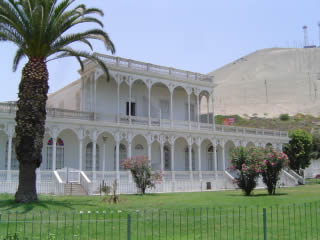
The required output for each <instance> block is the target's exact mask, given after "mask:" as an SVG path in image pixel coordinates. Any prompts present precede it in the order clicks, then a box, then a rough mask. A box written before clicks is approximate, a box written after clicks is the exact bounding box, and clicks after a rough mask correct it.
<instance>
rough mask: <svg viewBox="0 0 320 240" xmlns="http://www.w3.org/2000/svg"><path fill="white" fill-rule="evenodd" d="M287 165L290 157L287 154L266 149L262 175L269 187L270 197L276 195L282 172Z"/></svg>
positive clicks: (270, 148)
mask: <svg viewBox="0 0 320 240" xmlns="http://www.w3.org/2000/svg"><path fill="white" fill-rule="evenodd" d="M287 165H288V157H287V155H286V154H284V153H283V152H277V151H275V150H274V149H273V148H272V147H267V148H266V149H264V160H263V163H262V168H261V169H262V172H261V174H262V178H263V182H264V184H266V185H267V189H268V193H269V195H275V193H276V187H277V182H278V181H279V179H280V178H279V175H280V172H281V170H282V169H283V168H284V167H285V166H287Z"/></svg>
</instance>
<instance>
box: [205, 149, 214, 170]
mask: <svg viewBox="0 0 320 240" xmlns="http://www.w3.org/2000/svg"><path fill="white" fill-rule="evenodd" d="M207 160H208V171H213V169H214V166H213V160H214V152H213V146H209V147H208V151H207Z"/></svg>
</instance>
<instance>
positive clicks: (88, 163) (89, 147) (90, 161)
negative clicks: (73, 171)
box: [86, 142, 100, 171]
mask: <svg viewBox="0 0 320 240" xmlns="http://www.w3.org/2000/svg"><path fill="white" fill-rule="evenodd" d="M92 152H93V144H92V142H90V143H88V144H87V147H86V170H87V171H98V170H99V169H100V154H99V145H98V144H96V169H93V159H92Z"/></svg>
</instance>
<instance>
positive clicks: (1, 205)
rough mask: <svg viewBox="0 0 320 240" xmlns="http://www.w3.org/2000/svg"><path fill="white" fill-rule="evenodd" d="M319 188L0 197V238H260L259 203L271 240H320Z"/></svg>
mask: <svg viewBox="0 0 320 240" xmlns="http://www.w3.org/2000/svg"><path fill="white" fill-rule="evenodd" d="M319 193H320V184H312V185H305V186H298V187H294V188H282V189H278V193H277V195H275V196H268V195H267V194H266V190H256V191H255V192H254V195H253V196H251V197H246V196H244V195H243V194H242V192H241V191H223V192H201V193H173V194H148V195H145V196H138V195H120V203H119V204H116V205H115V204H110V203H106V202H103V201H102V197H100V196H90V197H68V196H64V197H60V196H59V197H55V196H40V201H39V202H38V203H37V204H22V205H20V204H16V203H15V202H14V201H13V196H12V195H0V199H1V200H0V212H1V214H0V239H1V240H3V239H5V238H3V237H5V236H6V235H7V234H8V235H10V233H11V234H14V233H15V232H18V235H19V236H25V237H27V238H21V237H20V238H19V239H24V240H25V239H28V240H30V239H40V238H41V239H51V240H53V239H88V240H89V239H118V240H122V239H127V234H128V228H129V229H130V233H131V235H130V236H131V239H207V238H208V239H240V238H241V239H263V238H262V235H263V211H262V208H266V209H267V212H266V213H267V215H266V217H267V234H268V239H317V237H318V235H319V234H320V228H319V223H320V222H318V220H319V221H320V218H319V219H318V217H320V216H318V212H319V211H320V209H319V207H320V194H319ZM118 210H121V212H118ZM137 210H138V211H137ZM8 211H9V214H8ZM80 211H83V214H79V213H80ZM88 211H90V212H91V213H90V214H88ZM103 211H105V213H104V212H103ZM128 214H130V227H128V222H129V220H128ZM72 236H73V237H72Z"/></svg>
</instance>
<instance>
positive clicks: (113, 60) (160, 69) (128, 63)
mask: <svg viewBox="0 0 320 240" xmlns="http://www.w3.org/2000/svg"><path fill="white" fill-rule="evenodd" d="M96 56H98V57H99V58H100V59H101V60H103V61H104V62H105V63H106V64H107V65H109V66H117V67H121V68H130V69H133V70H137V71H142V72H151V73H158V74H161V75H167V76H172V77H175V78H178V79H184V80H191V81H206V82H213V79H212V77H210V76H208V75H204V74H200V73H195V72H189V71H184V70H180V69H175V68H170V67H164V66H159V65H155V64H150V63H144V62H139V61H135V60H130V59H125V58H120V57H113V56H108V55H103V54H98V53H96ZM89 63H90V61H85V65H86V64H89Z"/></svg>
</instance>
